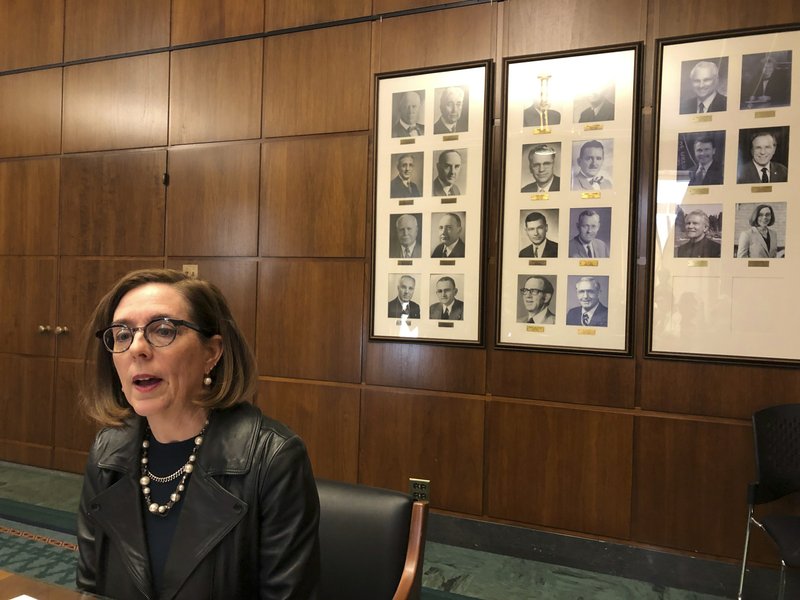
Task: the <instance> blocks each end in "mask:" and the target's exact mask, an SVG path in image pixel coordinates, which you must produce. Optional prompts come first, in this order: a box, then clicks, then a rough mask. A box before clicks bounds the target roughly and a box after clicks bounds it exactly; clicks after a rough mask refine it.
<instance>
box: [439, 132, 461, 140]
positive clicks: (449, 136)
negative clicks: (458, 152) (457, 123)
mask: <svg viewBox="0 0 800 600" xmlns="http://www.w3.org/2000/svg"><path fill="white" fill-rule="evenodd" d="M457 139H458V135H457V134H454V133H451V134H450V135H443V136H442V141H443V142H454V141H456V140H457Z"/></svg>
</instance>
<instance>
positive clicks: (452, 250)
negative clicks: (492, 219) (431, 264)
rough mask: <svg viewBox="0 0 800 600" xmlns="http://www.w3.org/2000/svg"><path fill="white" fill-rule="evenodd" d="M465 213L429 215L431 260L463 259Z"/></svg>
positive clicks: (465, 225) (464, 248)
mask: <svg viewBox="0 0 800 600" xmlns="http://www.w3.org/2000/svg"><path fill="white" fill-rule="evenodd" d="M466 227H467V213H466V212H463V211H462V212H449V213H433V214H431V258H464V254H465V250H466V246H465V244H464V236H465V230H466Z"/></svg>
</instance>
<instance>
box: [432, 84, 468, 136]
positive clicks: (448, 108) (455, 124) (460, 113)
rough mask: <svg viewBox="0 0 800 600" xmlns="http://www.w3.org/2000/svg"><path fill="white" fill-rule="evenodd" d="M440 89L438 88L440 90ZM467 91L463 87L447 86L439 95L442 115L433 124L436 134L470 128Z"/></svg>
mask: <svg viewBox="0 0 800 600" xmlns="http://www.w3.org/2000/svg"><path fill="white" fill-rule="evenodd" d="M438 91H439V90H437V92H438ZM466 100H467V98H466V91H465V90H464V88H463V87H455V86H453V87H447V88H444V89H443V90H441V96H440V97H439V113H440V116H439V118H438V119H437V120H436V122H435V123H434V124H433V133H434V134H435V135H447V134H448V133H459V132H462V131H467V130H468V129H469V111H465V110H464V109H465V108H466Z"/></svg>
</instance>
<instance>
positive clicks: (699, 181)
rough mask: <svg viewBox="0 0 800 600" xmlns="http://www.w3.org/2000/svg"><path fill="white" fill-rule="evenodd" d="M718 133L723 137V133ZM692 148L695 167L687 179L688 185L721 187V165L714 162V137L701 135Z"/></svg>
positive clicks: (715, 144)
mask: <svg viewBox="0 0 800 600" xmlns="http://www.w3.org/2000/svg"><path fill="white" fill-rule="evenodd" d="M719 133H720V134H722V136H724V135H725V132H724V131H722V132H719ZM723 140H724V137H723ZM692 146H693V150H694V158H695V161H696V163H695V164H696V165H697V166H696V168H695V170H694V171H693V172H692V175H691V177H690V178H689V185H722V164H721V161H718V160H715V159H716V154H717V143H716V141H715V139H714V136H713V135H710V134H701V135H700V136H698V137H697V138H695V140H694V143H693V144H692Z"/></svg>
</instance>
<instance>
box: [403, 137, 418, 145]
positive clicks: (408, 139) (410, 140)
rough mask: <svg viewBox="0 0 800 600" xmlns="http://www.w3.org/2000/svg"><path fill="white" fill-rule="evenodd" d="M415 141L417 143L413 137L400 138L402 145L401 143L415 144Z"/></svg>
mask: <svg viewBox="0 0 800 600" xmlns="http://www.w3.org/2000/svg"><path fill="white" fill-rule="evenodd" d="M416 143H417V140H416V139H415V138H405V139H402V140H400V144H401V145H403V144H416Z"/></svg>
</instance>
